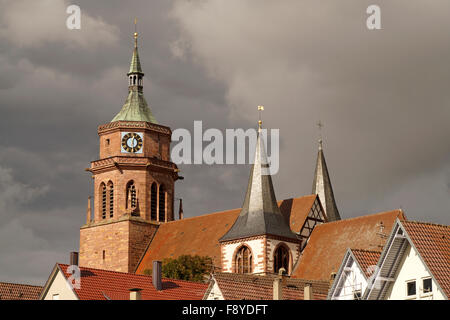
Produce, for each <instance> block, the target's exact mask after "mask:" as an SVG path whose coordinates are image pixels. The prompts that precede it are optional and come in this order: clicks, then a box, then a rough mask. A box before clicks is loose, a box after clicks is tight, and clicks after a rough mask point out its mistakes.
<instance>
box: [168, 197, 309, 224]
mask: <svg viewBox="0 0 450 320" xmlns="http://www.w3.org/2000/svg"><path fill="white" fill-rule="evenodd" d="M306 197H317V195H316V194H308V195H304V196H300V197H295V198H294V197H290V198H286V199H283V200H279V201H278V202H277V203H279V204H281V203H282V202H283V201H288V200H298V199H302V198H306ZM241 209H242V208H233V209H227V210H221V211H215V212H210V213H204V214H200V215H198V216H193V217H187V218H183V219H182V220H173V221H167V222H165V223H164V224H168V223H173V222H177V221H183V220H187V219H194V218H200V217H205V216H210V215H213V214H219V213H228V212H231V211H235V210H241ZM164 224H162V225H164Z"/></svg>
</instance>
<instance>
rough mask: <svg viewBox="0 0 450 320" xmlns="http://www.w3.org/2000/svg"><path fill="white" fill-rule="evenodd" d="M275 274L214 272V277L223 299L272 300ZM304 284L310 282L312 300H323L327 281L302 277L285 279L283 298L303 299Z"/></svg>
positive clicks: (326, 290) (325, 295) (327, 287)
mask: <svg viewBox="0 0 450 320" xmlns="http://www.w3.org/2000/svg"><path fill="white" fill-rule="evenodd" d="M275 277H276V276H275V275H267V276H261V275H252V274H236V273H216V274H214V278H215V279H216V281H217V284H218V286H219V288H220V291H221V292H222V294H223V296H224V299H225V300H244V299H245V300H272V299H273V282H274V279H275ZM305 284H311V287H312V291H313V300H325V299H326V297H327V293H328V289H329V282H328V281H314V280H304V279H292V278H288V279H286V282H285V284H284V285H283V300H303V293H304V287H305Z"/></svg>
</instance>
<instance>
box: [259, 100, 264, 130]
mask: <svg viewBox="0 0 450 320" xmlns="http://www.w3.org/2000/svg"><path fill="white" fill-rule="evenodd" d="M258 111H259V120H258V129H259V130H261V127H262V120H261V112H262V111H264V106H258Z"/></svg>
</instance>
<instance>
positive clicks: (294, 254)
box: [267, 239, 300, 274]
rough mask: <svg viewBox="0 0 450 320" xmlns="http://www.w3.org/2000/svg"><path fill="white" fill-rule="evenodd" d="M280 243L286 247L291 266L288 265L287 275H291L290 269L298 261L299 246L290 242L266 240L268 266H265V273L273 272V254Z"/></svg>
mask: <svg viewBox="0 0 450 320" xmlns="http://www.w3.org/2000/svg"><path fill="white" fill-rule="evenodd" d="M280 242H283V243H284V244H285V245H287V247H288V248H289V251H290V252H289V253H290V255H291V265H290V270H288V272H289V274H291V273H292V269H293V266H294V265H295V263H296V262H297V260H298V257H299V250H300V245H299V244H297V243H290V242H286V241H280V240H275V239H267V249H268V250H267V251H268V253H267V254H268V261H267V263H268V265H267V271H268V272H273V255H274V253H275V248H276V247H277V246H278V244H279V243H280Z"/></svg>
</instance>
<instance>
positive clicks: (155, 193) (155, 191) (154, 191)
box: [150, 182, 158, 221]
mask: <svg viewBox="0 0 450 320" xmlns="http://www.w3.org/2000/svg"><path fill="white" fill-rule="evenodd" d="M150 192H151V194H150V219H151V220H153V221H156V208H157V205H158V198H157V197H158V187H157V186H156V183H155V182H153V184H152V187H151V190H150Z"/></svg>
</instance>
